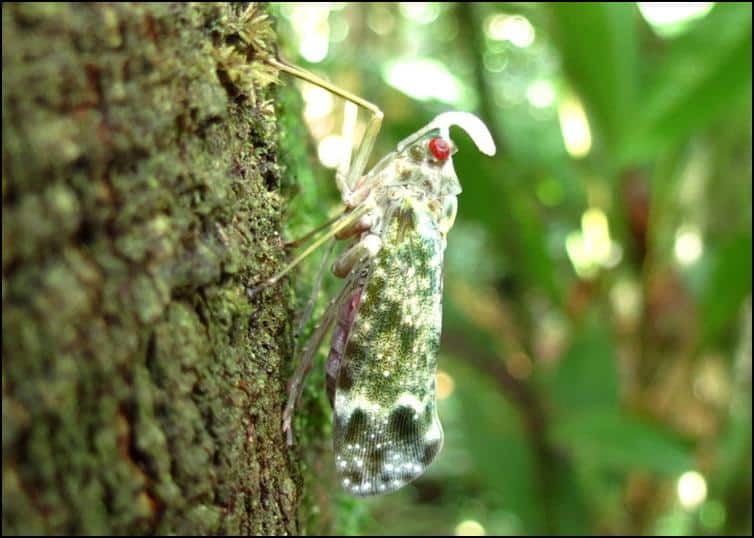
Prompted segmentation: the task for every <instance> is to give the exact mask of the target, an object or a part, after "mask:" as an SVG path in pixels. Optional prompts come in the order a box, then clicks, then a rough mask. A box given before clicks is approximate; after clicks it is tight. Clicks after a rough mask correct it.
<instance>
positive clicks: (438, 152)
mask: <svg viewBox="0 0 754 538" xmlns="http://www.w3.org/2000/svg"><path fill="white" fill-rule="evenodd" d="M429 151H431V152H432V155H434V156H435V159H437V160H438V161H446V160H448V157H450V144H448V141H447V140H445V139H444V138H439V137H438V138H433V139H432V140H430V141H429Z"/></svg>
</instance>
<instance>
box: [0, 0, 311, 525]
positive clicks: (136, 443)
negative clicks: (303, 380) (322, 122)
mask: <svg viewBox="0 0 754 538" xmlns="http://www.w3.org/2000/svg"><path fill="white" fill-rule="evenodd" d="M2 24H3V81H2V84H3V156H4V158H3V255H2V256H3V258H2V262H3V344H2V350H3V351H2V353H3V410H4V412H3V432H4V436H3V475H4V481H3V532H4V533H5V534H20V533H66V534H68V533H82V534H95V533H107V534H111V533H138V534H144V533H160V534H162V533H188V534H216V533H223V534H246V533H262V532H264V533H267V534H282V533H294V532H297V530H298V528H299V523H298V515H297V508H298V506H299V503H300V484H301V483H302V478H301V471H300V470H299V468H298V463H297V462H298V458H297V457H294V456H293V454H292V453H290V452H289V451H288V449H287V447H286V446H285V445H284V443H283V437H282V433H281V432H280V423H281V411H282V408H283V405H284V403H283V402H284V387H285V382H286V381H287V378H286V377H285V376H284V375H282V374H281V369H282V370H285V371H286V373H287V371H288V370H289V366H288V364H287V363H286V361H287V359H288V357H289V355H290V319H291V314H292V311H293V308H292V307H291V306H289V301H290V300H291V292H290V290H289V288H287V287H286V286H280V287H276V288H274V289H268V290H265V291H264V292H263V293H261V294H259V295H258V296H257V297H255V298H254V299H253V300H250V299H249V297H248V295H247V294H246V289H247V287H248V286H250V285H253V284H255V283H257V282H259V281H261V280H262V279H264V278H265V277H268V276H269V275H271V274H272V273H274V272H275V271H276V270H277V269H278V268H279V267H280V264H281V262H282V260H283V259H284V256H285V253H284V252H283V251H282V249H281V243H280V236H281V229H280V226H281V225H280V222H281V218H282V213H283V209H284V204H285V196H287V193H285V192H282V191H281V190H280V187H281V185H286V184H289V182H290V179H288V178H287V177H284V172H283V168H282V167H281V165H280V164H278V162H279V161H278V157H277V155H278V147H277V143H276V140H277V138H278V129H279V126H278V123H277V118H276V114H275V109H274V108H273V107H270V106H268V105H266V104H265V103H267V102H269V101H270V100H274V96H273V94H272V93H271V87H269V86H267V84H268V83H269V82H270V81H271V80H272V79H271V74H270V72H269V69H268V68H266V67H264V66H261V64H258V63H249V61H248V57H247V56H248V55H246V52H248V50H251V49H252V48H254V47H256V49H255V50H257V49H258V50H257V52H259V50H262V49H264V47H266V46H269V45H270V40H271V39H272V38H273V36H272V33H271V32H270V31H269V28H268V27H267V26H264V25H256V26H249V24H248V20H247V19H245V18H244V16H243V10H242V9H241V8H236V7H234V6H232V5H230V4H200V5H191V6H186V5H170V4H148V5H126V4H114V5H110V6H94V5H86V6H84V5H81V6H75V7H74V6H71V5H64V4H61V5H59V4H25V5H7V4H5V5H4V6H3V21H2ZM240 34H243V35H244V37H243V39H239V35H240ZM255 36H256V38H259V39H261V41H259V40H256V41H255V40H254V39H252V38H254V37H255ZM252 41H253V45H252V44H250V43H251V42H252ZM260 43H261V44H260ZM226 47H231V48H233V49H234V50H235V51H236V53H237V54H235V55H233V56H232V57H233V58H236V59H237V55H238V54H241V55H242V56H244V62H245V65H246V67H245V68H243V69H241V66H240V64H235V65H234V66H231V67H232V68H233V69H235V71H234V72H233V73H231V75H232V76H226V75H227V74H228V73H227V71H228V65H226V64H224V63H222V62H221V61H220V60H218V58H221V57H222V53H221V51H223V50H224V51H225V53H227V52H228V50H227V48H226ZM260 47H261V49H260ZM226 60H227V54H226ZM223 73H225V75H224V74H223Z"/></svg>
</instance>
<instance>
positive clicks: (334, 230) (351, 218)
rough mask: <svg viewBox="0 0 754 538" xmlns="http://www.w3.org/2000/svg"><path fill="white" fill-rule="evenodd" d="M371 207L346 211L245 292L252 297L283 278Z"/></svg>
mask: <svg viewBox="0 0 754 538" xmlns="http://www.w3.org/2000/svg"><path fill="white" fill-rule="evenodd" d="M370 209H371V207H370V206H369V205H368V204H362V205H360V206H359V207H357V208H355V209H354V210H353V211H352V212H351V213H348V214H347V216H345V217H344V218H343V219H342V220H340V221H339V222H337V223H336V224H335V225H334V226H333V227H332V228H331V229H330V230H329V231H328V232H327V233H325V234H324V235H322V236H321V237H319V238H318V239H317V240H316V241H314V242H313V243H312V244H311V245H309V246H308V247H307V248H306V249H305V250H304V251H303V252H302V253H301V254H299V255H298V256H297V257H296V258H295V259H294V260H293V261H291V262H290V263H289V264H288V265H286V266H285V267H283V269H281V270H280V271H279V272H278V273H277V274H275V275H274V276H272V277H270V278H268V279H267V280H265V281H264V282H262V283H261V284H259V285H258V286H255V287H253V288H250V289H249V290H248V291H247V294H248V295H249V297H254V296H255V295H256V294H257V293H259V291H260V290H261V289H262V288H265V287H267V286H272V285H273V284H275V283H277V281H278V280H280V279H281V278H283V277H284V276H285V275H286V274H288V272H289V271H290V270H291V269H293V268H294V267H296V266H297V265H298V264H299V263H301V262H302V261H303V260H304V259H305V258H306V257H307V256H309V255H310V254H311V253H312V252H314V251H315V250H317V249H318V248H319V247H321V246H322V245H323V244H325V243H326V242H327V241H328V239H331V238H332V237H334V236H335V235H337V234H338V233H339V232H340V231H341V230H344V229H346V228H347V227H348V226H349V225H351V224H353V223H354V222H356V221H358V220H359V219H360V218H361V217H362V216H364V215H365V214H366V213H367V212H368V211H369V210H370Z"/></svg>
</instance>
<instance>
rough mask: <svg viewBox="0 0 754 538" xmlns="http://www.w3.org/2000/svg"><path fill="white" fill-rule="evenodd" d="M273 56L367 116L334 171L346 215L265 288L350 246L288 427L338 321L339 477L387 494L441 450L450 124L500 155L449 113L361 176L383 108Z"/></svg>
mask: <svg viewBox="0 0 754 538" xmlns="http://www.w3.org/2000/svg"><path fill="white" fill-rule="evenodd" d="M267 61H268V63H270V64H271V65H272V66H273V67H275V68H277V69H278V70H280V71H283V72H286V73H289V74H290V75H293V76H295V77H298V78H300V79H303V80H305V81H307V82H309V83H312V84H315V85H317V86H320V87H322V88H324V89H326V90H328V91H330V92H332V93H334V94H335V95H338V96H340V97H342V98H344V99H345V100H346V101H347V102H350V103H352V104H353V105H356V106H359V107H361V108H363V109H365V110H367V111H368V112H369V113H370V119H369V121H368V123H367V125H366V128H365V131H364V137H363V139H362V142H361V144H360V146H359V149H358V150H357V152H356V154H355V157H354V159H353V162H352V163H350V167H348V168H347V169H345V167H341V168H339V169H338V171H337V173H336V182H337V186H338V189H339V191H340V193H341V198H342V201H343V205H344V211H343V212H342V213H341V214H340V215H339V216H338V217H336V218H335V219H334V220H332V221H330V222H328V223H326V225H325V226H326V227H327V228H328V229H327V230H326V231H325V232H324V233H323V234H322V235H321V236H320V237H319V238H317V239H316V240H314V241H313V242H312V244H311V245H310V246H309V247H308V248H306V249H305V250H304V251H303V252H302V253H301V254H300V255H299V256H298V257H296V258H295V259H294V260H293V261H292V262H290V263H289V264H288V265H287V266H286V267H285V268H284V269H283V270H282V271H280V273H278V274H277V275H275V276H273V277H272V278H270V279H268V280H267V281H266V282H265V283H264V284H263V285H270V284H274V283H275V282H277V281H278V280H279V279H280V278H281V277H282V276H283V275H285V274H286V273H288V271H290V270H291V269H292V268H293V267H294V266H296V265H297V264H298V263H299V262H300V261H301V260H302V259H304V258H305V257H306V256H308V255H309V254H311V253H312V252H313V251H314V250H315V249H317V248H319V247H320V246H322V245H323V244H324V243H326V242H327V241H329V240H331V239H338V240H345V241H348V242H349V246H348V248H347V249H345V252H344V253H343V254H341V255H340V257H339V258H338V259H337V260H336V261H335V263H334V264H333V266H332V271H333V273H334V274H335V275H336V276H338V277H340V278H343V279H344V285H343V288H342V289H341V291H340V293H339V294H338V295H337V296H336V297H335V298H334V299H333V300H332V301H331V302H330V303H329V305H328V307H327V308H326V310H325V312H324V314H323V315H322V317H321V319H320V320H319V322H318V324H317V326H316V328H315V330H314V332H313V334H312V335H311V337H310V338H309V340H308V341H307V343H306V345H305V346H304V347H303V351H302V358H301V362H300V364H299V366H298V369H297V371H296V373H295V375H294V376H293V377H292V379H291V380H290V382H289V387H288V388H289V399H288V404H287V406H286V408H285V411H284V414H283V431H284V432H285V434H286V436H287V440H288V443H289V444H292V442H293V432H292V420H293V414H294V410H295V406H296V403H297V401H298V399H299V397H300V396H301V392H302V388H303V382H304V379H305V377H306V374H307V373H308V372H309V370H310V369H311V368H312V364H313V360H314V357H315V355H316V352H317V350H318V348H319V347H320V345H321V343H322V341H323V339H324V338H325V336H326V334H327V332H328V331H329V330H330V329H331V328H332V327H333V326H334V328H333V331H332V339H331V345H330V352H329V356H328V358H327V363H326V367H325V370H326V386H327V393H328V397H329V400H330V403H331V405H332V407H333V410H334V428H333V431H334V439H333V444H334V453H335V468H336V473H337V476H338V480H339V482H340V484H341V486H342V487H343V488H344V489H345V490H346V491H347V492H349V493H351V494H353V495H357V496H369V495H378V494H383V493H389V492H392V491H395V490H397V489H399V488H401V487H403V486H404V485H406V484H407V483H409V482H411V481H413V480H414V479H416V478H417V477H419V476H420V475H421V474H423V473H424V471H425V470H426V468H427V467H428V466H429V465H430V464H431V463H432V461H434V459H435V457H436V456H437V454H438V453H439V451H440V449H441V448H442V445H443V430H442V425H441V423H440V420H439V418H438V415H437V406H436V398H435V376H436V371H437V355H438V350H439V346H440V332H441V324H442V289H443V255H444V251H445V247H446V237H447V234H448V232H449V230H450V229H451V227H452V226H453V223H454V220H455V216H456V209H457V196H458V194H459V193H460V192H461V184H460V182H459V181H458V178H457V176H456V173H455V170H454V168H453V154H454V153H455V152H456V151H457V148H456V146H455V144H454V143H453V141H452V140H451V138H450V134H449V129H450V127H451V126H454V125H455V126H458V127H460V128H462V129H463V130H465V131H466V133H468V134H469V136H470V137H471V139H472V140H473V142H474V143H475V144H476V147H477V148H478V149H479V150H480V151H481V152H482V153H484V154H486V155H494V154H495V143H494V141H493V139H492V136H491V135H490V132H489V130H488V129H487V127H486V126H485V125H484V123H483V122H482V121H481V120H480V119H479V118H477V117H476V116H475V115H473V114H470V113H468V112H445V113H442V114H440V115H438V116H437V117H435V118H434V120H432V121H431V122H430V123H429V124H427V125H426V126H424V127H422V128H421V129H419V130H418V131H417V132H415V133H413V134H412V135H410V136H408V137H407V138H405V139H404V140H403V141H401V142H400V143H399V144H398V146H397V148H396V149H395V151H393V152H391V153H389V154H388V155H386V156H385V157H383V158H382V159H381V160H380V161H379V162H378V163H377V164H376V165H375V166H374V167H373V168H372V169H371V170H370V171H369V172H367V173H364V170H365V168H366V164H367V161H368V159H369V156H370V154H371V151H372V148H373V146H374V142H375V139H376V137H377V134H378V132H379V130H380V126H381V123H382V119H383V113H382V112H381V110H380V109H379V108H378V107H377V106H375V105H374V104H372V103H369V102H367V101H365V100H363V99H361V98H359V97H357V96H355V95H353V94H351V93H349V92H347V91H346V90H343V89H341V88H338V87H336V86H333V85H332V84H330V83H328V82H326V81H324V80H322V79H321V78H319V77H317V76H316V75H314V74H313V73H310V72H309V71H306V70H304V69H302V68H299V67H296V66H294V65H291V64H289V63H287V62H285V61H283V60H281V59H279V58H269V59H267ZM353 105H352V106H353Z"/></svg>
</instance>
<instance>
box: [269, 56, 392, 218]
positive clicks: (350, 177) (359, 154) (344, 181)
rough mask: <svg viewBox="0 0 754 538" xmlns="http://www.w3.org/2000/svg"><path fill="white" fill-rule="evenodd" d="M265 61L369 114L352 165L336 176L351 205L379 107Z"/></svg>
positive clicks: (310, 76) (378, 120) (290, 67)
mask: <svg viewBox="0 0 754 538" xmlns="http://www.w3.org/2000/svg"><path fill="white" fill-rule="evenodd" d="M267 61H268V62H269V63H270V65H272V66H273V67H276V68H278V69H280V70H281V71H285V72H286V73H289V74H291V75H293V76H295V77H298V78H300V79H302V80H305V81H307V82H309V83H311V84H315V85H317V86H319V87H320V88H324V89H325V90H327V91H330V92H332V93H334V94H335V95H338V96H340V97H342V98H344V99H346V100H348V101H350V102H352V103H354V104H356V105H358V106H360V107H362V108H364V109H366V110H367V111H369V112H370V114H371V117H370V118H369V122H368V123H367V127H366V129H365V130H364V137H363V138H362V140H361V144H360V145H359V149H358V150H357V151H356V157H355V158H354V161H353V164H352V165H351V167H350V169H349V171H348V173H347V174H346V177H342V176H341V174H337V175H336V179H337V181H338V188H339V189H340V191H341V194H342V196H343V202H345V204H346V205H352V202H353V200H352V199H351V193H352V191H353V189H354V187H355V186H356V182H357V181H358V180H359V178H361V176H362V174H363V173H364V169H365V168H366V165H367V161H368V160H369V156H370V154H371V153H372V148H373V147H374V142H375V140H376V139H377V134H378V133H379V132H380V126H381V125H382V118H383V117H384V114H383V113H382V110H380V109H379V107H377V106H376V105H374V104H373V103H370V102H369V101H366V100H364V99H362V98H361V97H358V96H356V95H354V94H352V93H351V92H349V91H346V90H344V89H342V88H339V87H338V86H335V85H333V84H330V83H329V82H327V81H326V80H324V79H322V78H320V77H318V76H317V75H315V74H314V73H311V72H309V71H306V70H305V69H302V68H300V67H297V66H295V65H291V64H289V63H287V62H285V61H283V60H280V59H275V58H270V59H268V60H267Z"/></svg>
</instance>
